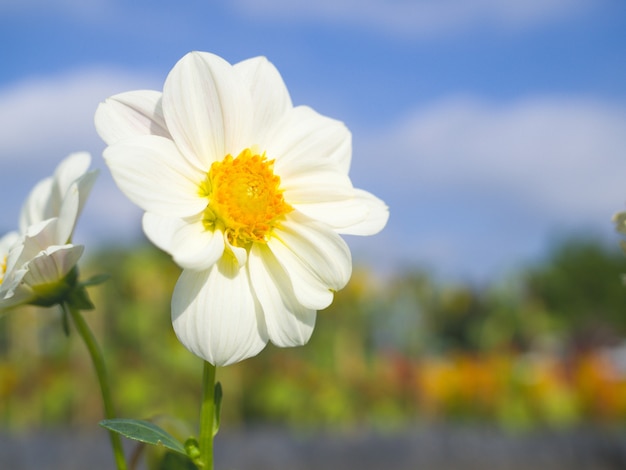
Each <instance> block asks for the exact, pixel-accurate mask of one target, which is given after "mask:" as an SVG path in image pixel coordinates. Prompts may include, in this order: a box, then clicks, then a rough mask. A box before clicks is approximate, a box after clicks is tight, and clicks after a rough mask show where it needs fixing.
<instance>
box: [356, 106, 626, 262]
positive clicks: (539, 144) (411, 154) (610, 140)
mask: <svg viewBox="0 0 626 470" xmlns="http://www.w3.org/2000/svg"><path fill="white" fill-rule="evenodd" d="M624 129H626V106H624V105H621V106H619V105H614V104H609V103H603V102H597V101H593V100H586V99H576V98H555V97H536V98H533V99H523V100H519V101H517V102H514V103H508V104H499V105H495V104H488V103H485V102H482V101H480V100H476V99H473V100H472V99H467V98H457V99H449V100H447V101H443V102H439V103H435V104H433V105H432V106H429V107H425V108H423V109H419V110H416V111H415V112H414V113H412V114H410V115H409V116H407V117H406V118H405V119H404V120H402V121H401V122H398V123H396V125H394V126H393V128H391V129H389V130H387V131H386V132H381V133H378V135H376V136H373V137H369V138H366V137H364V136H362V137H359V136H358V135H355V161H354V165H353V166H354V170H355V173H356V178H357V179H358V180H360V181H362V182H363V184H362V185H363V186H366V187H370V188H374V189H376V190H377V191H379V192H380V194H381V195H382V196H383V197H384V198H386V199H387V202H388V203H389V205H390V207H391V220H390V227H391V230H390V231H389V232H388V233H386V234H384V236H385V237H387V239H388V240H389V244H388V246H393V247H403V248H402V250H400V249H397V250H396V253H394V254H393V255H394V256H395V257H396V259H399V260H402V259H403V257H405V256H407V253H411V254H410V256H411V257H412V258H413V259H421V260H424V261H427V262H430V263H431V264H437V263H438V262H440V261H442V260H445V259H448V260H449V262H450V263H456V268H458V267H460V266H466V267H467V266H471V265H472V264H474V265H476V266H477V269H478V270H480V269H485V268H486V267H492V266H494V265H496V264H499V265H503V264H506V263H512V262H514V261H519V259H521V258H524V257H526V258H528V257H530V256H536V255H538V254H539V251H538V250H540V249H545V247H546V245H547V243H548V242H549V237H551V236H552V235H554V234H555V233H558V232H559V231H564V230H566V231H573V230H588V229H591V230H593V231H594V232H596V234H600V235H608V234H610V233H612V224H611V221H610V218H611V216H612V214H613V213H614V212H616V211H618V210H621V209H622V208H624V207H626V158H624V155H625V154H626V133H625V132H624ZM444 252H447V255H446V256H444ZM450 267H451V266H448V268H450ZM488 269H489V268H487V270H488ZM444 270H445V268H444ZM452 270H454V267H452Z"/></svg>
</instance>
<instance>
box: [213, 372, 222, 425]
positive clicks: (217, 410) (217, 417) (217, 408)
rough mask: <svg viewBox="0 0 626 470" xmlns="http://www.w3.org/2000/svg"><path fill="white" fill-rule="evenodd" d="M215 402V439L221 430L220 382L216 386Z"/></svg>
mask: <svg viewBox="0 0 626 470" xmlns="http://www.w3.org/2000/svg"><path fill="white" fill-rule="evenodd" d="M213 401H214V403H215V415H214V418H213V437H215V436H216V434H217V432H218V431H219V430H220V415H221V413H222V384H221V383H219V382H217V383H216V384H215V393H214V395H213Z"/></svg>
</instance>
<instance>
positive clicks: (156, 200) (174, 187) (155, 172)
mask: <svg viewBox="0 0 626 470" xmlns="http://www.w3.org/2000/svg"><path fill="white" fill-rule="evenodd" d="M103 155H104V159H105V160H106V162H107V164H108V165H109V168H110V170H111V174H112V175H113V178H114V179H115V182H116V183H117V185H118V186H119V187H120V189H121V190H122V191H123V192H124V194H126V196H127V197H128V198H129V199H130V200H131V201H133V202H134V203H135V204H137V205H138V206H140V207H141V208H142V209H144V210H145V211H148V212H154V213H156V214H160V215H164V216H172V217H187V216H191V215H195V214H198V213H200V212H201V211H203V210H204V209H205V208H206V205H207V200H206V198H202V197H200V194H199V188H200V184H201V183H202V182H203V181H204V179H205V178H206V175H205V174H203V173H202V172H201V171H200V170H198V169H196V168H195V167H194V166H192V165H190V164H189V162H188V161H187V160H186V159H185V158H183V157H182V156H181V155H180V154H179V153H178V150H177V148H176V146H175V145H174V143H173V142H172V141H171V140H168V139H165V138H163V137H159V136H141V137H134V138H132V139H125V140H123V141H120V142H118V143H117V144H115V145H112V146H110V147H107V148H106V149H105V151H104V154H103Z"/></svg>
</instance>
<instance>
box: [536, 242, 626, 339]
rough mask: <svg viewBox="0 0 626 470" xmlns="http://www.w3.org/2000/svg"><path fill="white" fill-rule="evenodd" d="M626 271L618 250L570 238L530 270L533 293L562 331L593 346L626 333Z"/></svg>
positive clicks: (623, 259) (623, 260)
mask: <svg viewBox="0 0 626 470" xmlns="http://www.w3.org/2000/svg"><path fill="white" fill-rule="evenodd" d="M625 271H626V262H625V258H624V256H623V255H622V253H620V251H619V250H617V249H614V250H609V249H607V248H605V247H603V246H602V245H599V244H597V243H594V242H592V241H587V240H582V241H580V240H575V241H569V242H566V243H564V244H562V245H560V246H558V247H557V248H556V249H555V251H554V252H553V253H552V256H551V257H550V258H549V260H548V262H547V263H545V264H544V265H542V266H540V267H538V268H535V269H532V270H530V271H529V272H528V273H527V274H526V278H527V281H526V284H527V289H528V296H529V297H530V298H532V299H535V300H536V301H537V302H538V303H540V304H541V305H542V306H543V307H544V308H545V309H546V310H548V311H549V312H550V315H551V316H552V317H554V318H555V319H557V320H558V321H559V323H560V328H561V330H562V333H563V334H565V335H567V336H570V337H575V338H577V339H578V340H579V341H582V342H584V343H591V345H594V344H596V343H598V342H600V343H606V341H613V342H614V341H615V340H616V339H617V338H621V337H623V336H624V335H626V315H624V311H625V309H626V288H625V287H624V285H623V283H622V282H621V276H622V274H623V273H624V272H625Z"/></svg>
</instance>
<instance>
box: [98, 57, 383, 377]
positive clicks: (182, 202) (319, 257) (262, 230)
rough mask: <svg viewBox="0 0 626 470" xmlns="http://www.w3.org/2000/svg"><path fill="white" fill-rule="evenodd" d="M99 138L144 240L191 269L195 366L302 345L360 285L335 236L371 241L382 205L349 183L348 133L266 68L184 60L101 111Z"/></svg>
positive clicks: (185, 331) (175, 302) (177, 313)
mask: <svg viewBox="0 0 626 470" xmlns="http://www.w3.org/2000/svg"><path fill="white" fill-rule="evenodd" d="M95 124H96V129H97V131H98V133H99V134H100V136H101V137H102V138H103V140H104V141H105V142H106V143H107V144H108V147H107V148H106V149H105V151H104V159H105V160H106V163H107V165H108V166H109V168H110V170H111V173H112V175H113V178H114V179H115V181H116V183H117V185H118V186H119V188H120V189H121V190H122V191H123V192H124V193H125V194H126V195H127V196H128V197H129V199H131V200H132V201H133V202H134V203H135V204H137V205H138V206H140V207H141V208H142V209H143V210H144V211H145V214H144V216H143V229H144V231H145V233H146V235H147V237H148V238H149V239H150V240H151V241H152V242H153V243H154V244H155V245H157V246H158V247H159V248H161V249H163V250H164V251H166V252H168V253H170V254H171V255H172V257H173V259H174V261H175V262H176V263H177V264H178V265H179V266H181V267H182V268H183V272H182V274H181V276H180V278H179V280H178V282H177V285H176V288H175V290H174V293H173V296H172V322H173V326H174V330H175V332H176V334H177V336H178V338H179V340H180V341H181V342H182V343H183V345H185V346H186V347H187V348H188V349H189V350H190V351H192V352H193V353H194V354H196V355H198V356H200V357H201V358H203V359H205V360H207V361H208V362H210V363H212V364H214V365H218V366H223V365H228V364H232V363H234V362H238V361H241V360H243V359H245V358H248V357H251V356H254V355H256V354H258V353H259V352H260V351H261V350H262V349H263V348H264V346H265V345H266V344H267V342H268V341H271V342H272V343H274V344H276V345H278V346H282V347H286V346H297V345H303V344H304V343H306V342H307V341H308V339H309V338H310V336H311V333H312V331H313V327H314V325H315V319H316V311H317V310H319V309H323V308H325V307H327V306H328V305H329V304H330V303H331V302H332V299H333V294H334V291H337V290H339V289H341V288H342V287H344V286H345V284H346V283H347V282H348V279H349V278H350V275H351V270H352V261H351V256H350V250H349V249H348V246H347V245H346V243H345V242H344V241H343V239H342V238H341V237H340V234H353V235H371V234H374V233H377V232H378V231H380V230H381V229H382V228H383V227H384V225H385V224H386V222H387V218H388V210H387V207H386V206H385V204H384V203H383V202H382V201H381V200H379V199H378V198H376V197H375V196H373V195H372V194H370V193H368V192H366V191H362V190H360V189H355V188H354V187H353V186H352V183H351V181H350V178H349V177H348V169H349V166H350V159H351V135H350V132H349V131H348V129H347V128H346V127H345V126H344V125H343V124H342V123H341V122H339V121H335V120H333V119H330V118H327V117H324V116H321V115H320V114H318V113H316V112H315V111H313V110H312V109H310V108H308V107H305V106H296V107H294V106H293V105H292V103H291V98H290V96H289V92H288V91H287V88H286V86H285V84H284V83H283V80H282V78H281V76H280V74H279V72H278V71H277V70H276V68H275V67H274V66H273V65H272V64H271V63H270V62H269V61H268V60H267V59H265V58H263V57H255V58H252V59H248V60H245V61H243V62H239V63H237V64H235V65H231V64H229V63H228V62H226V61H225V60H223V59H222V58H220V57H218V56H216V55H213V54H209V53H204V52H192V53H190V54H187V55H186V56H185V57H183V58H182V59H181V60H180V61H179V62H178V63H177V64H176V65H175V66H174V68H173V69H172V71H171V72H170V73H169V75H168V77H167V79H166V81H165V84H164V87H163V92H162V93H161V92H157V91H145V90H144V91H133V92H127V93H122V94H120V95H116V96H113V97H111V98H109V99H107V100H106V101H105V102H104V103H101V104H100V106H99V107H98V110H97V112H96V116H95Z"/></svg>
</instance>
